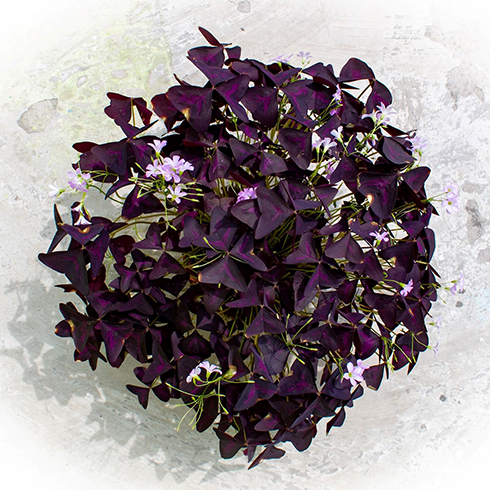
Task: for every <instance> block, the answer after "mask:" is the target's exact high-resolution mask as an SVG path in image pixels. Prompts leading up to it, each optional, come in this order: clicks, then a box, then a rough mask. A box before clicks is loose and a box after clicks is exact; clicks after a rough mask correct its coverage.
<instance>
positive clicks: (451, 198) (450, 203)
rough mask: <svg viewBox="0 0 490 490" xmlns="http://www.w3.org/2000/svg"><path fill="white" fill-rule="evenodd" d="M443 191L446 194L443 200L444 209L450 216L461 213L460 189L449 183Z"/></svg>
mask: <svg viewBox="0 0 490 490" xmlns="http://www.w3.org/2000/svg"><path fill="white" fill-rule="evenodd" d="M443 191H444V192H445V193H446V195H445V197H444V199H443V200H442V207H443V208H444V209H445V210H446V212H447V213H448V214H453V213H456V212H457V211H459V189H458V185H457V184H455V183H449V182H448V183H447V184H446V185H445V186H444V189H443Z"/></svg>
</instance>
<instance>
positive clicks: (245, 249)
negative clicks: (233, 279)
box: [230, 231, 267, 271]
mask: <svg viewBox="0 0 490 490" xmlns="http://www.w3.org/2000/svg"><path fill="white" fill-rule="evenodd" d="M230 255H232V256H233V257H236V258H238V259H240V260H243V261H244V262H246V263H247V264H248V265H250V266H252V267H253V268H254V269H255V270H258V271H266V270H267V266H266V265H265V264H264V262H262V260H260V259H259V257H257V256H256V255H255V254H254V238H253V236H252V233H250V232H248V231H247V232H246V233H245V234H243V235H242V236H241V237H240V239H239V240H238V241H237V242H236V244H235V245H234V247H233V248H232V249H231V251H230Z"/></svg>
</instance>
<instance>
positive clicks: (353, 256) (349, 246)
mask: <svg viewBox="0 0 490 490" xmlns="http://www.w3.org/2000/svg"><path fill="white" fill-rule="evenodd" d="M324 253H325V256H326V257H330V258H332V259H347V260H349V261H350V262H354V263H355V264H360V263H362V262H364V253H363V252H362V249H361V247H360V246H359V244H358V243H357V241H356V240H355V239H354V238H353V237H352V235H351V234H350V233H347V234H346V235H344V236H343V237H342V238H341V239H340V240H337V241H336V242H333V243H331V244H330V245H328V246H327V247H326V248H325V252H324Z"/></svg>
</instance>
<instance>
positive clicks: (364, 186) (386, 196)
mask: <svg viewBox="0 0 490 490" xmlns="http://www.w3.org/2000/svg"><path fill="white" fill-rule="evenodd" d="M359 184H360V185H359V192H360V193H361V194H362V195H363V196H366V197H367V198H368V200H369V201H370V203H371V209H372V210H373V212H374V213H376V215H377V216H378V217H379V218H381V219H388V218H389V217H390V216H391V212H392V211H393V207H394V205H395V201H396V194H397V174H385V175H383V174H378V173H372V172H364V173H361V174H360V175H359Z"/></svg>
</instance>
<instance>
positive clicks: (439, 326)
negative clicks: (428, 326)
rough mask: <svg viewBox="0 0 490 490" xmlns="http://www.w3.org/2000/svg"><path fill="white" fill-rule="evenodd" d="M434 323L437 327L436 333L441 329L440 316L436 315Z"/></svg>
mask: <svg viewBox="0 0 490 490" xmlns="http://www.w3.org/2000/svg"><path fill="white" fill-rule="evenodd" d="M435 325H436V328H437V333H439V332H440V331H441V327H442V319H441V317H440V316H438V317H437V319H436V324H435Z"/></svg>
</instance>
